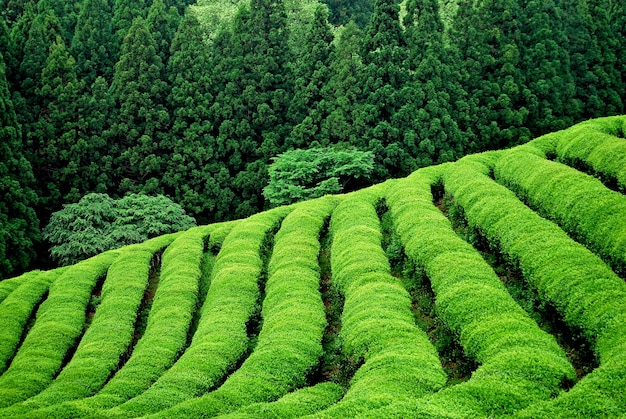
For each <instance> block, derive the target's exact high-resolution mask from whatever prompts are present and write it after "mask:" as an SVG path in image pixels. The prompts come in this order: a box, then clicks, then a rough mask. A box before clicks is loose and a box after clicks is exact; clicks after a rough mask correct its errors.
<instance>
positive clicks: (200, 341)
mask: <svg viewBox="0 0 626 419" xmlns="http://www.w3.org/2000/svg"><path fill="white" fill-rule="evenodd" d="M286 212H287V211H286V210H285V209H284V208H281V209H277V210H275V211H273V212H269V213H262V214H258V215H256V216H254V217H251V218H250V219H248V220H244V221H241V222H239V223H237V225H236V226H233V225H230V226H229V227H228V229H227V230H226V231H230V233H229V234H228V235H227V236H226V238H225V239H224V243H223V245H222V249H221V251H220V253H219V254H218V256H217V258H216V260H215V264H214V266H213V270H212V272H211V287H210V288H209V292H208V294H207V296H206V299H205V302H204V305H203V306H202V308H201V317H200V320H199V323H198V326H197V329H196V331H195V334H194V336H193V340H192V341H191V345H190V346H189V347H188V348H187V350H186V351H185V352H184V354H182V356H181V357H180V358H179V359H178V360H177V361H176V363H174V365H172V367H171V368H169V369H168V370H167V371H166V372H163V373H162V375H161V376H160V377H159V379H158V380H157V381H156V382H155V383H154V384H153V385H152V386H151V387H150V388H149V389H147V390H146V391H145V392H143V393H142V394H141V395H138V396H137V397H134V398H133V399H132V400H129V401H127V402H126V403H123V404H121V405H120V406H118V407H117V408H116V409H112V410H109V411H108V413H109V414H118V415H120V416H122V417H124V416H129V415H140V414H146V413H156V412H158V411H161V410H166V409H168V408H171V407H173V406H174V405H176V404H178V403H181V402H183V401H185V400H187V399H192V398H194V397H198V396H200V395H202V394H203V393H206V392H207V391H208V390H211V389H213V388H214V387H215V386H216V385H217V384H218V383H220V382H221V380H223V379H224V376H225V374H226V372H228V371H231V370H232V369H233V367H234V366H235V365H236V363H237V361H238V360H239V359H240V358H241V356H242V355H243V354H244V353H245V351H246V350H247V348H248V336H247V333H246V322H248V321H249V319H250V317H251V316H252V314H253V313H254V311H255V304H256V302H257V299H258V297H259V287H258V279H259V275H260V273H261V268H262V261H261V258H260V248H261V245H262V243H263V241H264V239H265V236H266V233H267V231H269V230H270V229H271V228H272V227H273V226H274V225H276V224H277V223H278V222H279V220H280V219H281V218H282V217H284V215H285V214H286ZM225 227H226V226H225ZM214 232H216V231H215V230H213V231H212V232H211V235H213V233H214ZM216 233H217V234H223V233H219V232H216ZM153 310H154V306H153ZM139 366H140V364H137V368H139ZM181 383H185V384H184V386H181ZM125 400H126V399H124V400H122V401H125ZM96 406H97V404H96ZM108 407H111V406H108Z"/></svg>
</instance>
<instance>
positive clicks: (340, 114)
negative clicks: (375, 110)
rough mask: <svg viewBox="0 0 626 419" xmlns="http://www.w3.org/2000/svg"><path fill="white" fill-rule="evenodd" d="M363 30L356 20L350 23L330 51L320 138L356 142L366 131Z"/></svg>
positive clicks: (330, 141)
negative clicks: (364, 116)
mask: <svg viewBox="0 0 626 419" xmlns="http://www.w3.org/2000/svg"><path fill="white" fill-rule="evenodd" d="M361 38H362V31H361V30H360V29H359V28H358V26H357V25H356V24H355V23H354V22H350V23H348V24H347V25H346V26H345V28H344V29H343V30H342V32H341V34H340V35H339V39H338V40H337V45H336V48H335V49H334V50H333V51H332V53H331V55H330V73H331V76H330V80H329V81H328V83H326V84H325V85H324V86H323V87H322V100H321V101H320V103H319V105H318V110H319V112H320V114H321V116H320V118H321V123H320V133H319V135H318V136H317V141H318V143H320V144H321V145H323V146H327V145H329V144H338V143H347V144H356V143H357V138H359V137H361V136H362V135H364V131H365V126H364V125H363V123H362V118H361V113H362V109H363V104H362V86H361V85H360V82H361V80H362V77H363V63H362V61H361V57H360V55H359V51H360V47H361V44H360V42H361Z"/></svg>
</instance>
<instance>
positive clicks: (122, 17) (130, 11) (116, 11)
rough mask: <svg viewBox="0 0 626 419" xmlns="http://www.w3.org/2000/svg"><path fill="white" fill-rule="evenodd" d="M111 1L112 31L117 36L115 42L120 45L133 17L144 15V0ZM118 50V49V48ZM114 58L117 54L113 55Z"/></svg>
mask: <svg viewBox="0 0 626 419" xmlns="http://www.w3.org/2000/svg"><path fill="white" fill-rule="evenodd" d="M112 1H113V19H112V21H111V24H112V26H113V33H114V34H115V37H116V38H117V39H116V41H115V43H116V44H117V45H122V43H123V42H124V38H125V37H126V34H127V33H128V31H129V30H130V27H131V26H132V24H133V22H134V20H135V18H138V17H146V2H145V0H112ZM118 52H119V50H118ZM114 57H115V58H117V57H118V54H115V55H114Z"/></svg>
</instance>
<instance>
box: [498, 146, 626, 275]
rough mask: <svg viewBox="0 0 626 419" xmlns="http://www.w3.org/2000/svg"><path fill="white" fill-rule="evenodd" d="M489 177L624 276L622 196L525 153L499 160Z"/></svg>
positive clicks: (624, 209)
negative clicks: (491, 175) (493, 178)
mask: <svg viewBox="0 0 626 419" xmlns="http://www.w3.org/2000/svg"><path fill="white" fill-rule="evenodd" d="M622 141H624V140H622ZM494 173H495V177H496V180H497V181H498V182H500V183H501V184H503V185H505V186H507V187H508V188H509V189H511V190H512V191H514V192H515V193H516V194H517V195H518V196H519V197H520V199H522V200H523V201H524V202H525V203H527V204H528V205H530V206H531V207H532V208H534V209H536V210H538V211H539V212H540V213H541V214H544V215H546V216H547V217H548V218H550V219H551V220H553V221H555V222H556V223H557V224H559V225H560V226H561V227H562V228H563V229H564V230H565V231H567V232H569V233H570V234H571V235H572V236H573V237H574V238H575V239H576V240H578V241H580V242H581V243H583V244H585V245H586V246H587V247H589V248H590V249H591V250H593V251H594V252H596V253H597V254H598V255H599V256H600V257H602V258H603V259H604V260H605V261H607V262H608V263H609V264H610V265H611V266H612V267H613V269H614V270H616V271H617V272H618V273H619V274H623V275H626V196H624V195H623V194H621V193H619V192H614V191H611V190H609V189H607V188H606V187H605V186H604V185H603V184H602V182H600V181H599V180H598V179H596V178H594V177H592V176H589V175H587V174H585V173H582V172H579V171H577V170H575V169H572V168H570V167H568V166H565V165H562V164H560V163H555V162H552V161H549V160H546V159H544V158H541V157H540V156H537V155H535V154H533V153H529V152H526V151H525V149H524V148H522V149H518V150H513V151H511V152H509V153H507V154H506V155H504V156H503V157H502V158H501V159H500V160H498V163H497V164H496V166H495V171H494Z"/></svg>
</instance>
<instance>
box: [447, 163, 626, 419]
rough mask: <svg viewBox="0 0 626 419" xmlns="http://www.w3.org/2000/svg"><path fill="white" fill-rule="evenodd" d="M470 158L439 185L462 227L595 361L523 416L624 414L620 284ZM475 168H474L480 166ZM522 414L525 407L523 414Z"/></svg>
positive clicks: (623, 292) (624, 317) (624, 306)
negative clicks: (488, 247) (496, 250)
mask: <svg viewBox="0 0 626 419" xmlns="http://www.w3.org/2000/svg"><path fill="white" fill-rule="evenodd" d="M477 164H478V165H480V164H482V163H481V162H477V160H476V159H475V158H474V157H468V158H464V159H462V160H461V161H459V162H457V163H456V164H455V165H454V167H453V168H452V169H451V170H449V171H448V172H447V174H446V176H445V188H446V191H448V192H449V193H451V194H452V196H453V197H454V199H455V202H456V204H458V205H460V206H461V207H462V208H463V209H464V211H465V214H466V217H467V220H468V222H469V224H470V226H472V227H475V228H477V229H479V230H480V231H481V232H482V234H483V235H484V236H486V237H487V238H488V239H489V241H490V242H492V243H496V244H497V245H498V246H499V247H500V249H501V251H502V252H503V254H504V255H505V256H506V257H508V259H509V260H510V261H511V262H512V263H515V264H517V266H519V267H520V269H521V270H522V272H523V274H524V277H525V278H526V279H527V280H528V282H529V283H530V284H531V285H532V286H533V287H534V288H535V289H536V290H537V291H538V293H539V296H540V297H541V298H542V299H543V300H545V301H546V302H548V303H550V304H551V305H553V306H554V307H555V308H556V309H557V310H558V312H559V313H560V314H561V315H562V317H563V319H564V321H565V322H566V323H567V324H568V325H569V326H570V327H571V328H572V329H573V330H577V329H578V330H582V332H583V334H584V336H585V337H586V338H587V339H588V340H589V341H590V342H591V343H592V344H593V345H594V350H595V353H596V355H597V357H598V358H599V361H600V367H599V368H596V369H595V370H594V371H593V372H591V373H590V374H588V375H587V376H585V377H584V378H583V379H582V380H580V381H579V382H578V383H577V384H576V385H575V386H574V387H573V388H572V389H571V390H570V391H569V392H567V393H564V394H561V395H560V396H559V397H557V398H556V399H554V400H552V401H549V402H544V403H539V404H537V405H534V406H531V407H530V408H529V409H530V410H529V411H528V412H530V413H528V416H529V417H594V416H595V417H600V416H609V417H617V416H621V415H624V414H626V393H624V391H623V389H624V388H626V376H625V375H624V373H623V371H624V363H625V361H624V357H623V354H624V350H625V349H626V284H625V283H624V281H623V280H622V279H621V278H619V277H618V276H617V275H616V274H615V273H614V272H613V271H612V270H611V269H610V268H609V267H608V266H607V265H606V264H605V263H604V262H603V261H602V260H601V259H599V258H598V257H597V256H596V255H594V254H593V253H591V252H590V251H589V250H588V249H586V248H585V247H584V246H582V245H580V244H579V243H576V242H575V241H573V240H572V239H571V238H569V237H568V236H567V234H566V233H565V232H564V231H563V230H561V229H560V228H559V227H558V226H557V225H555V224H554V223H552V222H550V221H548V220H545V219H543V218H541V217H540V216H539V215H537V214H536V213H535V212H533V211H532V210H531V209H529V208H528V207H527V206H526V205H524V204H523V203H522V202H521V201H520V200H519V199H518V198H517V197H516V196H515V195H514V194H513V193H512V192H511V191H509V190H508V189H506V188H505V187H504V186H501V185H499V184H497V183H496V182H495V181H494V180H492V179H490V178H489V177H488V176H486V175H484V174H483V173H485V172H489V169H490V168H489V167H487V166H486V165H485V166H484V167H483V168H482V169H481V170H480V171H478V170H476V167H477ZM481 172H482V173H481ZM523 414H526V413H523Z"/></svg>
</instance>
